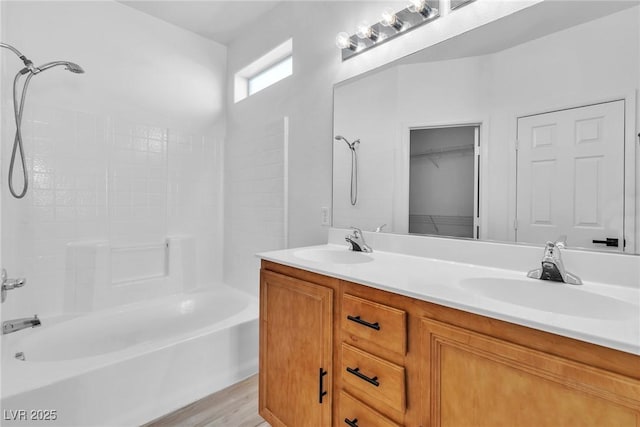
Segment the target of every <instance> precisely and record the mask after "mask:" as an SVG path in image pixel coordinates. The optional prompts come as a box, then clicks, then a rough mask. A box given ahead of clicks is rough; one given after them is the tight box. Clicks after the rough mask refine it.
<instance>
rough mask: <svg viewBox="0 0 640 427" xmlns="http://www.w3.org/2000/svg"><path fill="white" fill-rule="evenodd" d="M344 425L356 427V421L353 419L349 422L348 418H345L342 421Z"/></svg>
mask: <svg viewBox="0 0 640 427" xmlns="http://www.w3.org/2000/svg"><path fill="white" fill-rule="evenodd" d="M344 423H345V424H347V425H349V426H351V427H358V419H357V418H354V419H352V420H350V419H349V418H345V419H344Z"/></svg>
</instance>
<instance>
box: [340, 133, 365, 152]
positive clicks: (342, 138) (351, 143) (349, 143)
mask: <svg viewBox="0 0 640 427" xmlns="http://www.w3.org/2000/svg"><path fill="white" fill-rule="evenodd" d="M335 140H336V141H344V142H345V143H346V144H347V146H348V147H349V148H350V149H351V150H355V149H356V144H360V140H359V139H356V140H355V141H353V142H349V141H347V138H345V137H344V136H342V135H336V136H335Z"/></svg>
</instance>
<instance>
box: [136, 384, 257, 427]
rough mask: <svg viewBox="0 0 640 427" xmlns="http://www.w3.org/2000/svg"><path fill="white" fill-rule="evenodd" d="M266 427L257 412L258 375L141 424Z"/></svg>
mask: <svg viewBox="0 0 640 427" xmlns="http://www.w3.org/2000/svg"><path fill="white" fill-rule="evenodd" d="M174 426H180V427H269V424H267V423H266V422H265V420H263V419H262V417H260V415H258V375H254V376H252V377H249V378H247V379H246V380H244V381H241V382H239V383H237V384H234V385H232V386H231V387H228V388H226V389H224V390H220V391H219V392H217V393H214V394H211V395H209V396H207V397H205V398H203V399H200V400H198V401H197V402H193V403H192V404H190V405H188V406H185V407H184V408H180V409H178V410H177V411H175V412H172V413H170V414H167V415H165V416H163V417H162V418H158V419H156V420H153V421H151V422H150V423H148V424H145V426H144V427H174Z"/></svg>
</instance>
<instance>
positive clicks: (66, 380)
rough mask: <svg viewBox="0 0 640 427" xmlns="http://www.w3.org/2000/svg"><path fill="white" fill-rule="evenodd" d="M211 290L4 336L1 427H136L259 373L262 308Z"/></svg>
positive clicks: (235, 294)
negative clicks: (20, 355) (259, 331)
mask: <svg viewBox="0 0 640 427" xmlns="http://www.w3.org/2000/svg"><path fill="white" fill-rule="evenodd" d="M212 289H214V290H207V291H199V292H192V293H185V294H180V295H174V296H170V297H164V298H159V299H156V300H152V301H149V302H145V303H136V304H131V305H127V306H121V307H114V308H111V309H105V310H102V311H97V312H93V313H90V314H88V315H84V316H73V317H66V318H57V319H56V318H51V319H47V318H43V319H42V326H41V327H40V328H34V329H29V330H23V331H19V332H15V333H13V334H9V335H4V336H2V390H1V391H2V400H1V406H2V418H1V423H2V425H3V426H4V425H7V426H9V425H22V426H26V425H63V426H91V425H99V426H120V425H123V426H124V425H126V426H132V425H139V424H142V423H145V422H147V421H150V420H152V419H154V418H157V417H159V416H161V415H164V414H166V413H169V412H171V411H173V410H175V409H178V408H180V407H182V406H184V405H187V404H189V403H191V402H193V401H195V400H197V399H200V398H202V397H204V396H206V395H208V394H210V393H213V392H215V391H218V390H220V389H222V388H224V387H226V386H229V385H231V384H233V383H235V382H237V381H239V380H241V379H243V378H246V377H247V376H249V375H252V374H253V373H255V372H257V369H258V304H257V300H256V299H255V298H253V297H251V296H249V295H247V294H245V293H242V292H239V291H236V290H234V289H232V288H230V287H228V286H224V285H219V286H216V287H215V288H212ZM17 352H23V353H24V355H25V358H26V360H25V361H20V360H18V359H16V358H15V354H16V353H17ZM21 411H25V412H21ZM38 411H39V412H38ZM47 411H50V412H47ZM51 411H55V415H52V413H53V412H51ZM47 416H48V418H49V420H48V421H45V420H42V421H38V420H36V419H34V417H35V418H38V417H40V418H42V417H47ZM16 418H17V419H16ZM20 418H22V419H20ZM25 418H26V419H25ZM51 418H55V420H52V419H51Z"/></svg>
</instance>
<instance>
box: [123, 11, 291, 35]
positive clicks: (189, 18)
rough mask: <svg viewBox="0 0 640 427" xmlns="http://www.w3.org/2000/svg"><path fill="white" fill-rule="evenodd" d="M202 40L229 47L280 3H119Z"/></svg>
mask: <svg viewBox="0 0 640 427" xmlns="http://www.w3.org/2000/svg"><path fill="white" fill-rule="evenodd" d="M119 1H120V3H122V4H125V5H127V6H130V7H132V8H134V9H137V10H139V11H141V12H144V13H146V14H148V15H151V16H155V17H156V18H159V19H162V20H163V21H166V22H169V23H171V24H174V25H176V26H178V27H181V28H184V29H185V30H188V31H192V32H194V33H196V34H199V35H201V36H203V37H205V38H208V39H210V40H213V41H216V42H218V43H221V44H224V45H228V44H229V43H230V42H231V41H233V40H234V39H235V38H236V37H237V36H238V35H240V33H241V31H242V30H243V29H246V28H247V25H248V24H250V23H252V22H254V21H255V20H257V19H259V18H260V17H261V16H262V15H264V14H265V13H267V12H268V11H270V10H271V9H273V8H274V7H275V6H277V5H278V4H279V3H281V2H282V0H261V1H250V0H235V1H234V0H207V1H203V0H195V1H193V0H187V1H184V0H155V1H154V0H119Z"/></svg>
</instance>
